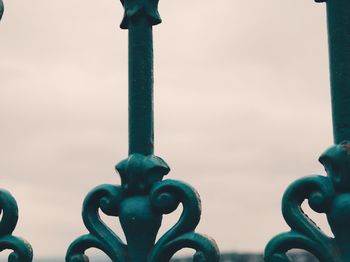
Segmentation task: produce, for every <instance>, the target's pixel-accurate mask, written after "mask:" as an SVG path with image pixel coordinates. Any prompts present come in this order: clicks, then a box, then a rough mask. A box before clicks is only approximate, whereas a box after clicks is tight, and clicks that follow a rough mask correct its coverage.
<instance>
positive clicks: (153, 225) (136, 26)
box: [66, 0, 219, 262]
mask: <svg viewBox="0 0 350 262" xmlns="http://www.w3.org/2000/svg"><path fill="white" fill-rule="evenodd" d="M121 2H122V4H123V6H124V9H125V14H124V18H123V21H122V23H121V25H120V27H121V28H122V29H128V30H129V157H128V158H127V159H125V160H123V161H121V162H120V163H119V164H117V165H116V170H117V171H118V172H119V174H120V177H121V186H115V185H102V186H99V187H97V188H95V189H94V190H92V191H91V192H90V193H89V194H88V195H87V197H86V198H85V201H84V204H83V213H82V216H83V221H84V224H85V226H86V228H87V229H88V231H89V234H87V235H84V236H81V237H79V238H78V239H76V240H75V241H74V242H73V243H72V244H71V245H70V247H69V248H68V251H67V255H66V261H67V262H84V261H88V257H87V256H86V255H85V251H86V250H87V249H89V248H92V247H94V248H98V249H100V250H102V251H103V252H104V253H105V254H107V255H108V256H109V258H110V259H111V260H112V261H114V262H126V261H128V262H146V261H148V262H166V261H169V260H170V259H171V257H172V256H173V255H174V254H175V253H176V252H177V251H179V250H181V249H182V248H192V249H195V250H196V253H195V255H194V261H198V262H199V261H207V262H217V261H219V251H218V248H217V245H216V244H215V242H214V241H213V240H212V239H210V238H208V237H206V236H203V235H200V234H198V233H196V232H195V229H196V227H197V225H198V223H199V220H200V215H201V205H200V198H199V195H198V193H197V192H196V191H195V189H193V188H192V187H191V186H189V185H187V184H185V183H183V182H179V181H174V180H163V177H164V176H165V175H167V174H168V173H169V171H170V168H169V167H168V165H167V164H166V163H165V161H164V160H163V159H161V158H160V157H157V156H155V155H154V154H153V153H154V137H153V36H152V26H154V25H157V24H159V23H160V22H161V19H160V16H159V13H158V10H157V6H158V0H121ZM180 204H181V205H182V206H183V211H182V214H181V216H180V218H179V220H178V222H177V223H176V224H175V225H174V226H173V227H172V228H171V229H170V230H168V232H167V233H165V234H164V235H163V236H161V237H160V238H159V240H158V241H156V236H157V234H158V230H159V228H160V226H161V223H162V217H163V215H166V214H169V213H172V212H173V211H175V210H176V209H177V207H178V206H179V205H180ZM99 210H101V211H102V212H103V213H105V214H106V215H108V216H115V217H119V221H120V224H121V226H122V228H123V231H124V234H125V236H126V241H127V243H123V241H122V240H121V239H120V238H119V237H118V236H117V235H116V234H115V233H114V232H113V231H112V230H111V229H110V228H108V227H107V225H106V224H104V223H103V221H102V220H101V217H100V216H99V213H98V212H99Z"/></svg>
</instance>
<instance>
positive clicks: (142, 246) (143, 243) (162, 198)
mask: <svg viewBox="0 0 350 262" xmlns="http://www.w3.org/2000/svg"><path fill="white" fill-rule="evenodd" d="M116 169H117V171H118V172H119V174H120V176H121V181H122V185H121V186H112V185H102V186H100V187H97V188H96V189H94V190H92V191H91V192H90V193H89V194H88V196H87V197H86V199H85V201H84V204H83V220H84V224H85V226H86V228H87V229H88V231H89V234H88V235H84V236H82V237H80V238H78V239H77V240H75V241H74V242H73V243H72V244H71V246H70V247H69V249H68V252H67V256H66V261H69V262H73V261H74V262H85V261H88V258H87V256H86V255H85V251H86V250H87V249H89V248H92V247H94V248H98V249H100V250H101V251H103V252H104V253H105V254H106V255H108V256H109V258H110V259H111V260H112V261H114V262H124V261H140V262H141V261H149V262H165V261H169V260H170V259H171V257H172V256H173V255H174V254H175V253H176V252H177V251H179V250H181V249H182V248H192V249H194V250H196V253H195V257H194V259H195V260H194V261H207V262H217V261H219V252H218V248H217V246H216V244H215V242H214V241H213V240H212V239H210V238H208V237H206V236H203V235H200V234H198V233H195V232H194V231H195V228H196V227H197V225H198V223H199V220H200V215H201V205H200V198H199V196H198V193H197V192H196V191H195V190H194V189H193V188H192V187H190V186H189V185H187V184H185V183H182V182H179V181H174V180H164V181H162V179H163V176H165V175H166V174H167V173H168V172H169V171H170V169H169V167H168V165H167V164H166V163H165V161H164V160H162V159H161V158H159V157H156V156H154V155H149V156H144V155H141V154H132V155H130V156H129V158H127V159H126V160H123V161H122V162H120V163H119V164H118V165H117V166H116ZM180 204H181V205H182V206H183V211H182V214H181V216H180V218H179V220H178V222H177V223H176V224H175V225H174V226H173V227H172V228H171V229H170V230H169V231H168V232H167V233H165V234H164V235H163V236H162V237H160V238H159V240H158V241H157V242H156V236H157V233H158V230H159V228H160V226H161V222H162V217H163V215H166V214H169V213H172V212H173V211H175V210H176V209H177V207H178V206H179V205H180ZM99 209H100V210H101V211H102V212H103V213H105V214H106V215H109V216H116V217H119V221H120V224H121V226H122V229H123V231H124V234H125V237H126V242H127V243H123V241H122V240H121V239H120V238H119V237H117V236H116V235H115V234H114V233H113V232H112V230H111V229H109V228H108V227H107V226H106V225H105V224H104V223H103V222H102V220H101V218H100V216H99V215H98V211H99Z"/></svg>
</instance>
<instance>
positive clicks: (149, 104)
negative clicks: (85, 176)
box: [0, 0, 350, 262]
mask: <svg viewBox="0 0 350 262" xmlns="http://www.w3.org/2000/svg"><path fill="white" fill-rule="evenodd" d="M121 2H122V5H123V7H124V9H125V13H124V18H123V20H122V23H121V28H122V29H127V30H128V31H129V156H128V157H127V158H126V159H124V160H122V161H121V162H119V163H118V164H117V165H116V170H117V171H118V173H119V174H120V177H121V185H120V186H115V185H101V186H98V187H96V188H95V189H93V190H92V191H91V192H90V193H89V194H88V195H87V197H86V198H85V200H84V203H83V212H82V218H83V222H84V224H85V226H86V229H87V230H88V233H87V234H86V235H83V236H80V237H78V238H77V239H76V240H75V241H73V243H72V244H71V245H70V246H69V248H68V251H67V254H66V261H70V262H79V261H81V262H83V261H88V257H87V256H86V254H85V251H86V250H88V249H89V248H97V249H100V250H101V251H103V252H104V253H105V254H106V255H107V256H108V257H109V258H110V259H111V260H112V261H118V262H119V261H120V262H122V261H132V262H142V261H145V262H146V261H152V262H165V261H169V260H170V259H171V257H172V256H173V255H174V254H175V253H176V252H177V251H179V250H181V249H183V248H192V249H195V250H196V253H195V255H194V258H193V259H194V261H209V262H216V261H219V251H218V248H217V246H216V244H215V242H214V240H212V239H210V238H208V237H206V236H203V235H201V234H198V233H196V232H195V229H196V227H197V225H198V223H199V222H200V215H201V205H200V199H199V196H198V193H197V192H196V191H195V189H193V188H192V187H191V186H189V185H187V184H186V183H183V182H180V181H176V180H163V177H164V176H165V175H167V174H168V173H169V171H170V168H169V167H168V165H167V164H166V162H165V161H164V160H163V159H162V158H160V157H157V156H155V155H154V146H153V145H154V136H153V36H152V28H153V26H155V25H157V24H160V23H161V18H160V15H159V13H158V0H137V1H136V0H121ZM316 2H326V6H327V17H328V35H329V50H330V51H329V54H330V73H331V94H332V112H333V132H334V143H335V145H334V146H332V147H331V148H329V149H328V150H326V151H325V152H324V153H323V154H322V155H321V157H320V159H319V160H320V162H321V163H322V164H323V165H324V167H325V169H326V172H327V177H325V176H312V177H306V178H302V179H300V180H298V181H296V182H294V183H293V184H291V185H290V186H289V188H288V189H287V190H286V192H285V194H284V196H283V200H282V212H283V216H284V218H285V220H286V222H287V224H288V225H289V226H290V228H291V230H290V231H289V232H286V233H282V234H280V235H278V236H276V237H275V238H273V239H272V240H271V241H270V242H269V243H268V245H267V247H266V250H265V261H269V262H277V261H289V258H288V256H287V252H288V251H289V250H291V249H294V248H296V249H304V250H306V251H309V252H310V253H312V254H314V255H315V256H316V257H317V258H318V259H319V260H320V261H322V262H331V261H334V262H335V261H337V262H348V261H350V229H349V226H348V223H349V222H348V221H350V2H349V1H348V0H327V1H322V0H316ZM3 11H4V6H3V2H2V1H1V0H0V19H1V18H2V14H3ZM305 200H308V202H309V205H310V207H311V209H312V210H314V211H315V212H318V213H325V214H326V215H327V218H328V222H329V225H330V227H331V229H332V232H333V234H334V237H329V236H327V235H326V234H325V233H324V232H322V230H321V229H320V228H318V227H317V225H316V224H315V223H314V222H313V221H312V220H311V219H310V218H309V217H308V216H307V215H306V214H305V213H304V212H303V210H302V207H301V205H302V203H303V202H304V201H305ZM180 204H181V205H182V206H183V211H182V214H181V216H180V218H179V220H178V222H177V223H176V224H175V225H174V226H173V227H172V228H171V229H170V230H169V231H168V232H166V233H165V234H164V235H163V236H161V237H160V238H159V239H158V240H157V241H156V236H157V233H158V230H159V228H160V226H161V223H162V218H163V216H164V215H167V214H169V213H172V212H173V211H175V210H176V209H177V207H178V206H179V205H180ZM0 208H1V212H2V217H1V221H0V251H3V250H5V249H10V250H12V251H13V252H12V253H11V254H10V255H9V258H8V261H18V262H30V261H32V260H33V252H32V248H31V246H30V244H29V243H27V242H26V241H25V240H23V239H22V238H18V237H16V236H13V235H12V232H13V231H14V229H15V227H16V224H17V220H18V207H17V203H16V201H15V199H14V198H13V197H12V196H11V194H10V193H9V192H7V191H6V190H1V191H0ZM99 211H102V212H103V213H104V214H106V215H108V216H113V217H118V218H119V221H120V224H121V226H122V229H123V231H124V234H125V237H126V243H124V242H123V241H122V240H121V239H120V238H119V237H118V236H117V235H116V234H115V233H114V232H113V231H112V230H111V229H110V228H109V227H108V226H107V225H106V224H105V223H104V222H103V221H102V219H101V217H100V216H99Z"/></svg>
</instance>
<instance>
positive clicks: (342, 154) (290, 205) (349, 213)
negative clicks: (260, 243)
mask: <svg viewBox="0 0 350 262" xmlns="http://www.w3.org/2000/svg"><path fill="white" fill-rule="evenodd" d="M316 2H326V5H327V19H328V37H329V56H330V75H331V96H332V117H333V133H334V142H335V145H334V146H332V147H331V148H329V149H328V150H327V151H325V152H324V153H323V154H322V155H321V157H320V158H319V161H320V162H321V163H322V164H323V165H324V167H325V170H326V172H327V177H324V176H312V177H306V178H302V179H300V180H298V181H296V182H294V183H293V184H292V185H290V186H289V188H288V189H287V190H286V192H285V194H284V196H283V200H282V213H283V216H284V219H285V220H286V222H287V224H288V225H289V226H290V228H291V231H289V232H286V233H282V234H280V235H278V236H276V237H275V238H273V239H272V240H271V241H270V242H269V243H268V245H267V247H266V249H265V261H267V262H278V261H279V262H282V261H290V259H289V258H288V256H287V255H286V253H287V252H288V251H289V250H291V249H294V248H298V249H304V250H307V251H309V252H311V253H312V254H314V255H315V256H316V257H317V258H318V259H319V260H320V261H321V262H348V261H350V228H349V221H350V1H349V0H327V1H320V0H319V1H316ZM305 200H308V202H309V205H310V207H311V209H312V210H314V211H315V212H317V213H324V214H326V215H327V219H328V223H329V225H330V228H331V230H332V232H333V234H334V237H329V236H327V235H326V234H325V233H323V232H322V230H321V229H320V228H318V227H317V225H316V224H315V223H314V222H313V221H312V220H311V219H310V218H309V217H308V216H307V215H306V214H305V213H304V212H303V210H302V208H301V205H302V203H303V202H304V201H305Z"/></svg>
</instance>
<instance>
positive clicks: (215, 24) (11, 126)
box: [0, 0, 332, 261]
mask: <svg viewBox="0 0 350 262" xmlns="http://www.w3.org/2000/svg"><path fill="white" fill-rule="evenodd" d="M5 8H6V10H5V14H4V17H3V21H2V22H1V24H0V121H1V128H0V156H1V159H0V174H1V176H0V177H1V179H0V187H1V188H6V189H7V190H9V191H11V192H12V194H13V195H14V196H15V197H16V199H17V202H18V205H19V208H20V219H19V223H18V226H17V229H16V231H15V234H16V235H20V236H23V237H24V238H26V239H27V240H28V241H29V242H31V244H32V245H33V248H34V252H35V258H38V259H39V258H58V259H60V260H61V261H63V257H64V255H65V252H66V249H67V247H68V245H69V244H70V243H71V242H72V241H73V240H74V239H75V238H76V237H78V236H80V235H81V234H84V233H86V229H85V227H84V225H83V223H82V219H81V216H80V213H81V205H82V202H83V199H84V197H85V195H86V194H87V193H88V191H89V190H90V189H92V188H93V187H95V186H97V185H99V184H104V183H112V184H119V183H120V180H119V177H118V175H117V174H116V173H115V171H114V165H115V164H116V163H117V162H119V161H120V160H122V159H124V158H125V157H126V156H127V68H128V67H127V31H123V30H121V29H119V23H120V21H121V18H122V15H123V8H122V6H121V4H120V3H119V1H117V0H103V1H92V0H84V1H83V0H60V1H55V0H31V1H23V0H7V1H6V2H5ZM159 11H160V14H161V16H162V18H163V23H162V24H161V25H159V26H156V27H155V28H154V49H155V52H154V53H155V101H154V102H155V143H156V144H155V152H156V154H157V155H158V156H161V157H162V158H164V159H165V160H166V161H167V162H168V164H169V165H170V167H171V168H172V172H171V173H170V174H169V175H168V178H172V179H178V180H183V181H186V182H188V183H190V184H191V185H193V186H194V187H195V188H196V189H197V190H198V191H199V193H200V195H201V197H202V206H203V214H202V221H201V223H200V225H199V227H198V231H199V232H203V233H206V234H208V235H211V236H212V237H213V238H215V239H216V241H217V243H218V245H219V247H220V249H221V250H222V251H223V252H231V251H237V252H262V250H263V248H264V246H265V245H266V243H267V241H268V240H269V239H270V238H271V237H272V236H274V235H275V234H277V233H279V232H282V231H285V230H287V229H288V228H287V226H286V224H285V222H284V220H283V218H282V216H281V212H280V202H281V198H282V194H283V191H284V190H285V189H286V187H287V186H288V185H289V184H290V183H291V182H292V181H294V180H296V179H298V178H300V177H302V176H305V175H309V174H314V173H319V174H324V171H323V167H322V166H321V165H320V164H319V163H318V161H317V159H318V156H319V155H320V154H321V153H322V152H323V151H324V150H325V149H326V148H327V147H328V146H330V145H331V144H332V135H331V114H330V95H329V80H328V79H329V74H328V57H327V32H326V16H325V6H324V5H323V4H315V3H314V2H313V1H312V0H309V1H305V0H297V1H290V0H270V1H258V0H255V1H242V0H216V1H212V0H191V1H188V0H176V1H165V0H161V1H160V4H159ZM180 211H181V210H179V211H178V212H176V213H174V214H172V215H170V216H168V217H166V218H165V222H164V226H163V228H162V230H161V233H162V232H165V230H166V229H167V228H169V227H170V226H171V225H173V224H174V223H175V222H176V220H177V218H178V216H179V214H180ZM311 217H313V218H315V219H316V220H317V221H318V223H319V224H320V225H321V227H322V228H323V229H324V230H325V231H326V232H327V233H330V232H329V229H328V228H327V225H326V223H325V218H324V217H323V216H315V215H314V214H311ZM106 220H107V221H108V223H109V225H110V226H111V227H113V228H114V229H115V230H116V232H118V233H119V234H120V236H121V237H122V238H124V237H123V236H122V233H121V230H120V227H119V225H118V220H117V219H115V218H106Z"/></svg>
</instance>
